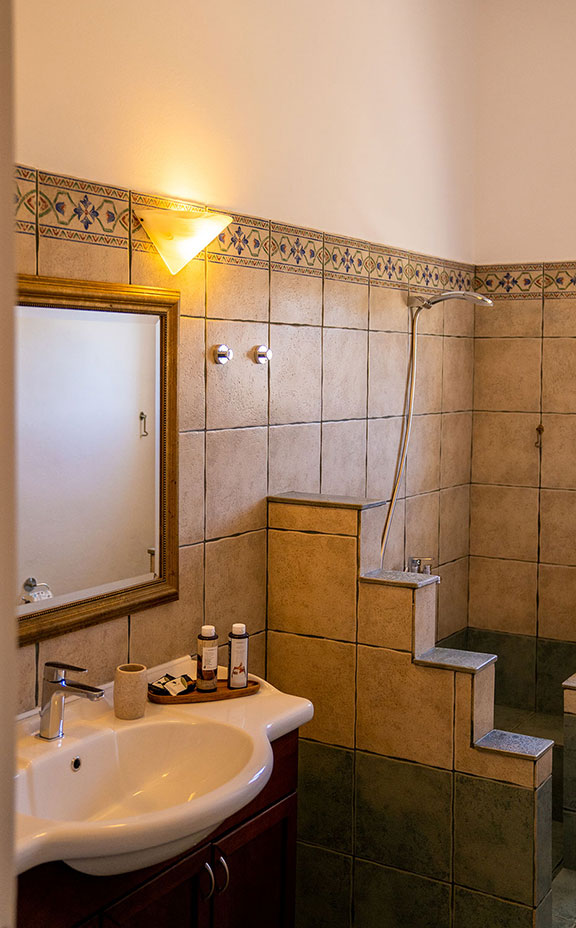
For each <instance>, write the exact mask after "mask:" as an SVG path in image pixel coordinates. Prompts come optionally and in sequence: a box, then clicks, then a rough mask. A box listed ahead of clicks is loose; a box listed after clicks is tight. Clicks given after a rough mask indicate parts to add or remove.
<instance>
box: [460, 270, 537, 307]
mask: <svg viewBox="0 0 576 928" xmlns="http://www.w3.org/2000/svg"><path fill="white" fill-rule="evenodd" d="M543 271H544V269H543V265H542V264H490V265H478V266H477V268H476V274H475V277H474V289H475V290H480V291H481V292H482V293H487V294H488V295H489V296H494V297H497V298H498V297H500V298H501V299H506V300H527V299H535V298H537V297H539V296H541V295H542V290H543V287H544V272H543Z"/></svg>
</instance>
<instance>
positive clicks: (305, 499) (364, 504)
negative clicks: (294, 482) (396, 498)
mask: <svg viewBox="0 0 576 928" xmlns="http://www.w3.org/2000/svg"><path fill="white" fill-rule="evenodd" d="M268 502H269V503H291V504H292V505H295V506H325V507H327V508H329V509H374V508H375V507H376V506H385V505H386V504H387V500H384V499H364V497H359V496H331V495H330V494H327V493H297V492H296V491H295V490H291V491H290V492H289V493H278V494H277V495H276V496H269V497H268Z"/></svg>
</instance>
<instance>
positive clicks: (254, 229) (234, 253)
mask: <svg viewBox="0 0 576 928" xmlns="http://www.w3.org/2000/svg"><path fill="white" fill-rule="evenodd" d="M230 215H231V216H232V222H231V223H230V225H229V226H227V228H226V229H224V231H223V232H221V233H220V235H219V236H218V237H217V238H215V239H214V241H213V242H212V243H211V244H210V245H209V246H208V260H209V261H213V262H216V263H218V264H235V265H237V266H239V267H254V268H264V269H268V266H269V250H270V243H269V239H270V223H269V221H268V220H267V219H256V218H254V217H252V216H239V215H235V214H234V213H230Z"/></svg>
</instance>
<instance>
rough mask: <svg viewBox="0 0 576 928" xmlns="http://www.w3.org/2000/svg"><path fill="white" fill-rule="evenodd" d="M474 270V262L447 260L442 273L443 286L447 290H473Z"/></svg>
mask: <svg viewBox="0 0 576 928" xmlns="http://www.w3.org/2000/svg"><path fill="white" fill-rule="evenodd" d="M474 272H475V268H474V266H473V265H472V264H458V263H456V262H455V261H445V262H444V268H443V270H442V273H441V275H440V277H441V280H442V287H443V288H444V289H445V290H473V289H474Z"/></svg>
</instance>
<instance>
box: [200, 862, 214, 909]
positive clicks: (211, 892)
mask: <svg viewBox="0 0 576 928" xmlns="http://www.w3.org/2000/svg"><path fill="white" fill-rule="evenodd" d="M204 869H205V870H207V871H208V876H209V877H210V889H209V890H208V895H207V896H203V897H202V902H208V900H209V899H211V898H212V896H213V895H214V890H215V889H216V880H215V879H214V871H213V869H212V867H211V866H210V864H209V863H208V862H206V863H205V864H204Z"/></svg>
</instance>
